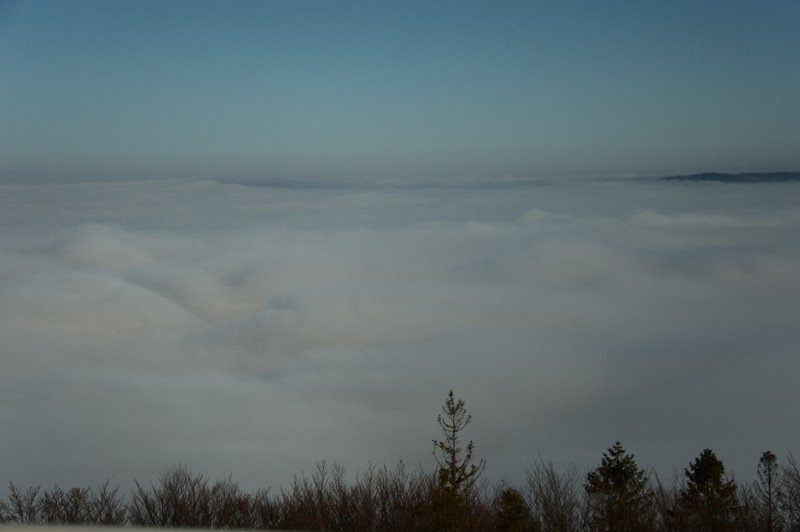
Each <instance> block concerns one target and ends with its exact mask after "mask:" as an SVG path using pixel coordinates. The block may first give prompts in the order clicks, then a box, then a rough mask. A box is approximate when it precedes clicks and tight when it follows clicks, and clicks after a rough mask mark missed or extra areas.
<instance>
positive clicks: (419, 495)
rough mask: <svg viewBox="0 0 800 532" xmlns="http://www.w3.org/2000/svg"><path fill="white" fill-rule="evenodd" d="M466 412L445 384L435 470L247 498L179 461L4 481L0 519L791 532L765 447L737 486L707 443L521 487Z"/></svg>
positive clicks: (534, 477) (605, 459) (792, 470)
mask: <svg viewBox="0 0 800 532" xmlns="http://www.w3.org/2000/svg"><path fill="white" fill-rule="evenodd" d="M471 420H472V418H471V416H470V415H469V414H468V413H467V410H466V406H465V403H464V401H463V400H461V399H456V398H455V396H454V394H453V392H452V391H451V392H450V393H449V394H448V396H447V398H446V400H445V402H444V404H443V405H442V410H441V413H440V414H439V416H438V418H437V421H438V424H439V428H440V432H441V434H440V439H435V440H433V454H434V457H435V461H436V468H435V470H433V471H427V470H424V469H422V468H417V469H413V470H409V469H408V468H407V467H406V466H405V465H404V464H403V463H402V462H400V463H398V464H397V465H396V466H394V467H388V466H385V465H384V466H376V465H373V464H369V465H367V467H366V469H365V470H364V471H363V472H362V473H360V474H359V475H358V476H356V478H355V479H354V480H353V481H352V482H349V481H347V480H346V475H345V471H344V470H343V469H342V468H341V467H339V466H338V465H336V464H333V465H328V464H326V463H325V462H320V463H318V464H317V465H316V468H315V470H314V472H313V473H311V474H306V473H301V474H300V475H299V476H297V477H295V479H294V481H293V482H292V483H291V484H290V485H289V486H288V487H281V488H279V489H278V490H277V491H272V490H270V489H269V488H265V489H260V490H257V491H255V492H253V493H248V492H245V491H243V490H241V489H240V488H239V486H238V484H237V483H236V482H235V481H234V480H233V479H231V478H227V479H222V480H215V481H210V480H209V479H206V478H205V477H204V476H203V475H201V474H196V473H193V472H191V471H189V469H188V468H187V467H186V466H183V465H178V466H174V467H171V468H169V469H167V470H165V471H164V472H163V473H162V474H161V476H160V477H159V479H158V480H157V481H155V482H153V483H150V484H146V483H141V482H139V481H138V480H136V481H135V488H134V489H133V490H132V493H130V494H128V495H125V494H123V493H121V492H120V489H119V487H118V486H116V487H115V486H112V485H111V484H110V482H104V483H102V484H100V485H98V486H96V487H93V488H92V487H86V488H81V487H73V488H68V489H64V488H61V487H59V486H53V487H52V488H50V489H41V488H40V487H39V486H36V487H28V488H21V487H19V486H17V485H16V484H14V483H13V482H11V483H10V485H9V494H8V496H7V498H6V500H3V501H0V522H2V523H10V524H24V525H29V524H53V525H55V524H59V525H63V524H83V525H110V526H133V527H138V526H148V527H171V528H186V527H193V528H215V529H259V530H268V529H282V530H347V531H355V530H508V531H573V530H592V531H595V530H596V531H611V530H613V531H639V530H641V531H650V530H655V531H658V530H664V531H729V530H730V531H750V530H752V531H784V530H786V531H788V530H800V464H798V462H797V461H796V460H795V459H794V458H793V457H792V456H791V455H789V456H788V457H787V459H786V461H785V462H784V463H781V462H779V460H778V457H777V456H776V455H775V454H773V453H771V452H769V451H766V452H764V453H763V454H762V455H761V457H760V459H758V470H757V479H756V480H755V481H753V482H742V483H738V482H736V481H735V479H734V478H733V477H732V476H730V475H728V474H726V472H725V467H724V465H723V463H722V461H721V460H720V459H719V458H718V457H717V456H716V455H715V453H714V451H712V450H711V449H704V450H703V451H701V452H700V454H699V455H698V457H697V458H696V459H695V460H694V461H692V462H691V463H690V464H688V465H687V466H686V468H685V469H683V471H682V474H679V475H676V476H675V478H672V479H661V478H658V477H657V476H656V475H655V474H652V473H649V472H648V471H647V470H646V469H643V468H642V467H640V466H639V464H637V463H636V460H635V458H634V455H633V454H630V453H628V452H627V450H626V449H625V448H624V447H623V446H622V444H621V443H620V442H616V443H614V444H613V445H612V446H611V447H610V448H609V449H607V450H606V451H605V452H603V453H602V456H601V457H600V461H599V464H598V465H597V467H596V468H595V469H593V470H591V471H588V472H581V471H578V470H577V468H575V467H574V466H573V467H569V468H567V469H566V470H564V471H557V470H556V469H555V468H554V466H553V464H552V463H549V462H545V461H544V460H543V459H541V458H539V459H538V460H536V461H534V462H533V463H532V464H531V465H530V466H529V467H528V468H527V470H526V471H525V478H526V480H525V482H524V483H523V484H522V485H521V486H517V487H515V486H510V485H508V484H507V483H505V482H501V483H499V484H495V485H490V484H489V483H487V482H482V481H481V478H480V477H481V473H482V472H483V470H484V468H485V465H486V464H485V462H484V461H483V460H480V459H478V458H476V455H475V453H476V446H475V444H474V442H472V441H468V442H466V441H465V440H464V438H463V434H462V433H463V431H464V430H465V429H466V427H467V426H468V425H469V424H470V422H471Z"/></svg>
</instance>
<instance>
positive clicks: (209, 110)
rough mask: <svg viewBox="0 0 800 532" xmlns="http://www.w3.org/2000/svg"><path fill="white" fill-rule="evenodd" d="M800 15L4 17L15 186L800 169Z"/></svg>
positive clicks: (434, 8) (2, 58) (3, 8)
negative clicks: (121, 180) (115, 180)
mask: <svg viewBox="0 0 800 532" xmlns="http://www.w3.org/2000/svg"><path fill="white" fill-rule="evenodd" d="M798 29H800V4H798V3H797V2H794V1H785V0H784V1H770V2H758V3H756V2H744V1H730V2H706V1H699V2H698V1H692V2H641V1H639V2H603V3H598V2H509V3H504V4H502V5H499V4H496V3H489V2H485V3H484V2H463V1H462V2H435V3H431V2H398V3H384V2H174V1H173V2H149V1H144V2H95V1H73V2H61V1H30V2H1V3H0V168H2V171H3V173H4V174H5V176H6V177H9V178H19V177H23V178H26V179H27V178H31V179H33V178H49V179H56V180H58V179H72V178H81V177H83V178H105V177H139V176H148V177H186V176H198V177H221V176H246V177H262V176H266V177H281V178H302V177H313V178H326V179H328V178H331V179H333V178H337V177H358V178H370V177H378V178H396V177H416V178H432V179H435V178H454V177H486V176H552V175H594V174H660V173H672V172H693V171H711V170H722V171H744V170H748V171H757V170H782V169H796V168H798V167H800V155H798V153H799V152H798V150H797V146H798V145H800V129H799V128H798V126H797V124H798V123H800V98H797V94H799V93H800V68H798V67H797V62H796V58H797V52H798V51H799V50H800V31H798Z"/></svg>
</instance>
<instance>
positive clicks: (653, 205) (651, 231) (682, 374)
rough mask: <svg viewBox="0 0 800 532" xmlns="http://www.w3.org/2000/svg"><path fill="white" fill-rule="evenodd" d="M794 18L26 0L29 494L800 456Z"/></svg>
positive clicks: (7, 276) (13, 232) (6, 241)
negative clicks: (480, 465)
mask: <svg viewBox="0 0 800 532" xmlns="http://www.w3.org/2000/svg"><path fill="white" fill-rule="evenodd" d="M798 27H800V4H798V3H797V2H788V1H774V2H761V3H758V4H756V3H752V2H738V1H728V2H724V3H722V2H704V1H693V2H669V3H655V2H605V3H602V4H600V3H597V2H569V3H567V2H525V3H523V2H509V3H505V4H503V5H502V6H498V5H497V4H490V3H477V2H476V3H473V2H465V1H463V2H453V3H446V2H436V3H432V2H419V3H414V2H402V3H397V4H389V3H376V2H277V1H276V2H201V1H193V2H178V1H168V2H164V1H160V2H148V1H137V2H89V1H71V2H61V1H58V2H55V1H53V2H44V1H26V2H8V1H2V0H0V338H2V342H0V363H1V364H2V367H1V371H0V426H2V427H3V437H2V438H0V456H3V457H5V459H4V460H1V461H0V493H2V491H1V490H2V489H4V488H3V487H2V484H4V483H6V482H8V481H13V482H15V483H17V484H19V485H23V486H27V485H36V484H41V485H43V486H48V487H49V486H51V485H52V484H54V483H58V484H59V485H61V486H72V485H78V486H85V485H88V484H94V483H97V482H100V481H103V480H105V479H106V478H109V477H111V478H112V479H113V480H114V481H115V482H119V483H120V484H122V485H123V486H128V487H129V486H130V485H131V482H132V479H133V478H136V479H137V480H139V481H144V482H148V481H150V480H155V479H156V478H157V477H158V474H159V473H160V472H161V471H162V470H164V469H165V468H167V467H169V466H172V465H175V464H178V463H184V464H186V465H187V466H188V467H189V468H190V469H191V470H193V471H196V472H199V473H202V474H204V475H206V476H208V477H211V478H218V477H227V476H228V475H231V476H232V477H233V478H234V479H235V480H238V481H239V482H240V483H241V484H242V486H243V487H244V488H246V489H255V488H260V487H265V486H272V487H273V488H275V489H277V488H278V486H280V485H284V486H285V485H287V484H288V483H289V482H290V481H291V479H292V476H293V475H295V474H299V473H300V472H301V471H303V470H305V471H311V470H313V469H314V464H315V463H316V462H317V461H319V460H327V461H329V462H334V461H336V462H338V463H340V464H342V465H343V466H344V467H345V468H346V469H347V470H348V471H350V472H351V473H353V474H355V473H357V472H358V471H363V470H364V469H365V468H366V467H367V465H368V463H369V462H370V461H371V462H373V463H378V464H383V463H386V464H389V465H390V466H391V465H393V464H395V463H396V462H397V460H398V459H402V460H403V461H404V462H405V463H406V464H409V465H410V466H412V467H413V466H416V465H417V464H420V465H422V466H423V467H433V464H434V461H433V456H432V455H431V450H432V448H431V440H432V439H433V438H436V437H437V436H438V426H437V424H436V416H437V414H438V413H439V408H440V406H441V404H442V403H443V401H444V400H445V398H446V397H447V392H448V391H449V390H450V389H453V390H454V392H455V394H456V396H458V397H461V398H463V399H464V400H465V401H466V404H467V408H468V410H469V411H470V413H472V414H473V423H472V424H471V425H470V427H469V429H468V430H467V433H466V434H465V437H466V438H468V439H472V440H474V441H475V444H476V456H478V457H480V458H485V459H486V461H487V466H488V468H487V472H486V475H487V478H488V479H490V480H499V479H502V478H508V479H509V480H510V481H512V482H517V483H521V482H522V481H523V480H524V477H525V468H526V467H527V466H528V465H529V464H530V463H531V462H533V461H535V460H538V459H539V458H540V457H541V458H543V459H545V460H553V461H554V463H555V464H556V466H557V467H561V468H565V467H567V466H568V465H569V464H575V465H576V466H577V467H579V468H583V469H585V468H588V467H592V466H595V465H597V464H598V463H599V461H600V458H601V453H602V452H603V450H605V449H606V448H608V447H609V446H611V445H612V444H613V443H614V442H615V441H617V440H619V441H621V442H622V443H623V445H624V446H625V447H626V448H627V449H628V450H629V451H631V452H632V453H634V454H635V455H636V458H637V460H638V462H639V463H640V465H642V466H643V467H653V468H655V470H656V471H657V472H658V473H659V474H660V475H662V476H663V477H667V478H670V477H671V474H672V472H673V470H674V468H682V467H685V466H686V465H688V463H689V462H690V461H692V460H693V459H694V458H695V457H696V456H698V455H699V454H700V452H701V451H702V450H703V449H704V448H712V449H713V450H714V451H715V452H716V453H717V455H718V456H719V457H720V458H721V459H722V460H723V461H724V463H725V464H726V466H727V467H728V468H729V470H731V471H733V472H735V473H736V475H737V477H741V478H753V477H754V476H755V467H756V464H757V461H758V458H759V457H760V456H761V453H763V452H764V451H765V450H767V449H770V450H772V451H773V452H774V453H775V454H776V455H777V456H779V458H780V459H781V460H784V459H785V458H786V457H787V456H788V454H789V453H790V452H795V453H796V452H800V449H798V447H797V442H798V441H799V440H798V438H800V429H799V428H797V427H796V423H793V420H795V419H797V415H798V409H797V405H798V404H800V388H799V387H798V386H797V385H796V375H797V374H798V370H800V360H798V359H797V356H796V350H797V345H800V332H799V331H800V330H799V329H798V328H797V326H796V317H797V316H798V315H800V273H799V272H800V239H798V235H799V234H800V214H798V213H800V205H799V204H798V203H800V194H798V186H799V185H798V184H796V183H771V184H730V183H695V182H675V181H666V180H661V179H658V177H659V176H666V175H670V174H675V173H691V172H703V171H727V172H738V171H783V170H785V171H791V170H794V171H797V170H800V150H798V149H797V147H798V146H799V145H800V129H799V128H798V127H797V124H800V99H798V98H797V94H800V69H798V68H797V64H796V63H797V62H796V56H797V53H796V52H797V50H800V31H797V30H798Z"/></svg>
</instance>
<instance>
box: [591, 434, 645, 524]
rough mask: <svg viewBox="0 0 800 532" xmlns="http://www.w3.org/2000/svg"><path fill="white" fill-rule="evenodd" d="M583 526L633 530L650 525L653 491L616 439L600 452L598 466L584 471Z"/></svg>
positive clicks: (643, 473)
mask: <svg viewBox="0 0 800 532" xmlns="http://www.w3.org/2000/svg"><path fill="white" fill-rule="evenodd" d="M584 489H585V490H586V495H587V496H588V502H589V508H588V510H589V513H588V516H587V523H586V525H587V528H589V529H590V530H598V531H636V530H649V529H651V528H652V519H651V513H652V512H651V509H652V497H653V493H652V491H651V490H650V489H649V488H648V479H647V474H646V473H645V471H644V470H643V469H640V468H639V466H638V465H636V461H635V460H634V458H633V455H632V454H628V453H627V452H626V451H625V449H624V448H623V447H622V444H620V442H616V443H615V444H614V445H613V446H612V447H610V448H609V449H608V451H606V452H604V453H603V459H602V461H601V463H600V466H598V467H597V469H595V470H594V471H590V472H589V473H588V474H587V475H586V484H585V485H584Z"/></svg>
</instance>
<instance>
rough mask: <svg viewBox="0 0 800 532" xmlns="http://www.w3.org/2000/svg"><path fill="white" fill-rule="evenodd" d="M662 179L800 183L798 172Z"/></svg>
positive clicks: (677, 176) (714, 174)
mask: <svg viewBox="0 0 800 532" xmlns="http://www.w3.org/2000/svg"><path fill="white" fill-rule="evenodd" d="M664 179H668V180H676V181H717V182H720V183H786V182H790V181H800V172H746V173H741V174H726V173H721V172H704V173H702V174H688V175H674V176H669V177H665V178H664Z"/></svg>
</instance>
